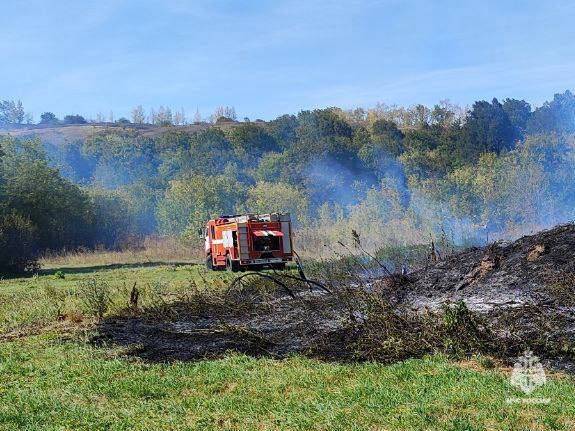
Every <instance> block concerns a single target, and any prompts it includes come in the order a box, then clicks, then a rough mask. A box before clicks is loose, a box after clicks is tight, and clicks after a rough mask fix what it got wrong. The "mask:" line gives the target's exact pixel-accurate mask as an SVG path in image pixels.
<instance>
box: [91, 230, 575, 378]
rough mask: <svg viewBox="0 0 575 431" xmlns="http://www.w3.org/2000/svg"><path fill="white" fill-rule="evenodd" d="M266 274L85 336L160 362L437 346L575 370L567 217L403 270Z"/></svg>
mask: <svg viewBox="0 0 575 431" xmlns="http://www.w3.org/2000/svg"><path fill="white" fill-rule="evenodd" d="M270 276H271V277H272V278H273V280H271V279H269V278H262V277H260V276H258V275H248V276H244V277H243V278H242V279H241V280H238V281H237V282H236V283H233V284H232V285H231V286H230V287H229V288H228V289H227V290H224V291H210V290H207V289H206V290H200V289H198V288H194V289H191V290H190V292H187V293H186V295H184V296H182V297H180V298H178V299H177V300H175V301H170V302H162V303H159V304H157V305H156V306H154V307H149V308H146V309H143V310H142V309H140V308H138V307H137V306H132V307H130V308H127V309H126V310H124V311H123V312H122V313H120V314H119V315H116V316H111V317H108V318H106V319H104V320H102V321H101V323H100V324H99V326H98V335H97V336H96V337H95V338H94V340H93V342H94V343H98V344H100V343H111V344H114V345H120V346H125V347H127V352H128V354H130V355H134V356H137V357H140V358H142V359H145V360H150V361H161V362H164V361H175V360H182V361H188V360H198V359H205V358H219V357H222V356H223V355H225V354H226V353H228V352H230V351H234V352H241V353H245V354H248V355H253V356H266V357H273V358H283V357H286V356H289V355H293V354H302V355H306V356H310V357H314V358H319V359H322V360H329V361H344V362H346V361H363V360H377V361H381V362H394V361H398V360H402V359H406V358H412V357H421V356H423V355H426V354H432V353H438V352H440V353H445V354H448V355H452V356H455V357H464V356H469V355H473V354H484V355H489V356H493V357H496V358H500V359H502V360H504V361H512V360H513V359H514V358H515V357H516V356H517V355H519V354H520V353H521V352H523V351H524V350H525V349H531V350H533V351H534V352H535V353H536V354H538V355H539V356H540V357H542V358H543V359H544V360H545V361H546V363H547V364H548V365H552V366H554V367H558V368H562V369H567V370H573V369H575V368H574V364H575V315H574V311H575V225H573V224H568V225H562V226H558V227H556V228H554V229H551V230H547V231H542V232H539V233H537V234H535V235H531V236H525V237H523V238H520V239H519V240H517V241H515V242H510V243H494V244H491V245H490V246H487V247H484V248H471V249H468V250H465V251H463V252H461V253H457V254H454V255H451V256H448V257H445V258H443V259H442V260H439V261H437V262H435V263H432V264H429V265H427V266H426V267H425V268H422V269H419V270H417V271H415V272H413V273H410V274H408V275H407V276H400V275H393V276H385V277H379V278H376V279H368V278H365V277H363V276H360V275H358V274H356V273H354V272H353V271H351V270H347V269H341V270H340V268H338V267H337V264H335V263H334V265H333V266H332V267H328V268H327V269H325V270H324V271H323V273H317V274H314V276H315V278H314V279H315V280H316V281H318V282H321V284H322V285H323V286H325V288H326V289H322V288H320V287H319V286H318V285H317V284H310V283H305V282H303V281H301V280H297V279H296V278H289V276H287V277H286V276H284V275H282V273H274V274H270ZM275 281H277V282H275Z"/></svg>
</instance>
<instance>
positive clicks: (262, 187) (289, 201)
mask: <svg viewBox="0 0 575 431" xmlns="http://www.w3.org/2000/svg"><path fill="white" fill-rule="evenodd" d="M309 209H310V204H309V200H308V197H307V196H306V194H305V193H304V192H303V191H301V190H299V189H297V188H296V187H294V186H292V185H290V184H286V183H269V182H264V181H261V182H258V183H256V184H255V185H254V186H253V187H250V188H249V189H248V192H247V200H246V202H245V211H246V212H250V213H262V214H263V213H270V212H282V213H286V212H287V213H291V214H292V217H293V220H295V221H296V223H298V222H299V223H304V222H306V221H307V220H308V217H309Z"/></svg>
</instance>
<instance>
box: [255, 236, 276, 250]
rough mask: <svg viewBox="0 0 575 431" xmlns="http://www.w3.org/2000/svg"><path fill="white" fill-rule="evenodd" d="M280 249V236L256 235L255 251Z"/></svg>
mask: <svg viewBox="0 0 575 431" xmlns="http://www.w3.org/2000/svg"><path fill="white" fill-rule="evenodd" d="M279 249H280V238H279V236H255V237H254V250H255V251H272V250H279Z"/></svg>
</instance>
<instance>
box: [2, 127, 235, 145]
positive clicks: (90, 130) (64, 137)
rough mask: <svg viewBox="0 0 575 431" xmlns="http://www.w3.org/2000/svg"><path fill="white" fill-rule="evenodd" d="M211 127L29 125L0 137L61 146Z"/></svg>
mask: <svg viewBox="0 0 575 431" xmlns="http://www.w3.org/2000/svg"><path fill="white" fill-rule="evenodd" d="M237 124H240V123H235V122H234V123H232V122H230V123H218V124H217V126H218V127H219V128H223V129H226V128H230V127H234V126H235V125H237ZM209 127H212V124H210V123H199V124H190V125H185V126H155V125H151V124H115V123H91V124H69V125H54V126H53V125H50V126H41V125H31V126H19V127H13V128H7V129H0V136H2V135H10V136H14V137H17V138H33V137H37V138H40V140H41V141H42V142H50V143H52V144H56V145H57V144H61V143H65V142H74V141H83V140H85V139H86V138H87V137H88V136H90V135H92V134H94V133H97V132H101V131H105V130H122V129H124V130H125V129H128V130H134V131H138V132H140V134H141V135H142V136H146V137H156V136H158V135H160V134H162V133H164V132H166V131H167V130H170V129H177V130H181V131H186V132H194V131H197V130H202V129H206V128H209Z"/></svg>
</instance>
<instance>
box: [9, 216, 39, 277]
mask: <svg viewBox="0 0 575 431" xmlns="http://www.w3.org/2000/svg"><path fill="white" fill-rule="evenodd" d="M35 239H36V235H35V229H34V226H33V225H32V223H31V222H30V220H27V219H25V218H23V217H21V216H19V215H17V214H8V215H4V216H2V215H0V274H16V273H21V272H24V271H27V270H34V269H37V267H38V263H37V260H36V259H37V248H36V242H35Z"/></svg>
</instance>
